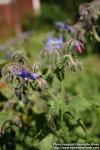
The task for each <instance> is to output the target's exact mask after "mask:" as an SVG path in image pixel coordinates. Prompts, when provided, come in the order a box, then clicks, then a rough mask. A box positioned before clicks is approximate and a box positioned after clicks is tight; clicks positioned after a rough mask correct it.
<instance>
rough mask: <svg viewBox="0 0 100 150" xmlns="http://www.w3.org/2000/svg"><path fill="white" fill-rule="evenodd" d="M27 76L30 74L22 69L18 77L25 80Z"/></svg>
mask: <svg viewBox="0 0 100 150" xmlns="http://www.w3.org/2000/svg"><path fill="white" fill-rule="evenodd" d="M29 75H30V73H29V72H28V71H27V70H26V69H25V68H23V69H22V72H21V74H20V77H22V78H27V77H28V76H29Z"/></svg>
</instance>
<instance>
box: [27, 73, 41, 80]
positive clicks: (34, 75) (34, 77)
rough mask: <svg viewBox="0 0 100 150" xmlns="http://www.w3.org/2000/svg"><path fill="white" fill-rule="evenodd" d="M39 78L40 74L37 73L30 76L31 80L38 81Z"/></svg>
mask: <svg viewBox="0 0 100 150" xmlns="http://www.w3.org/2000/svg"><path fill="white" fill-rule="evenodd" d="M38 77H39V75H38V74H36V73H31V74H30V76H29V79H31V80H36V79H37V78H38Z"/></svg>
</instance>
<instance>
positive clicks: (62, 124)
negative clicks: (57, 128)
mask: <svg viewBox="0 0 100 150" xmlns="http://www.w3.org/2000/svg"><path fill="white" fill-rule="evenodd" d="M63 116H64V80H63V81H62V82H61V129H62V128H63V127H64V118H63Z"/></svg>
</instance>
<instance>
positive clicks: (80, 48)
mask: <svg viewBox="0 0 100 150" xmlns="http://www.w3.org/2000/svg"><path fill="white" fill-rule="evenodd" d="M74 48H75V50H76V52H78V53H82V50H83V45H82V44H81V43H80V42H79V41H76V42H75V44H74Z"/></svg>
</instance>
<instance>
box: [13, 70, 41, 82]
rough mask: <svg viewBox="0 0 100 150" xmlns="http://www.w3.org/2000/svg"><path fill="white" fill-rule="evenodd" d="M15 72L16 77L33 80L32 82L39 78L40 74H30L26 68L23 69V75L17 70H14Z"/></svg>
mask: <svg viewBox="0 0 100 150" xmlns="http://www.w3.org/2000/svg"><path fill="white" fill-rule="evenodd" d="M13 72H14V75H15V76H16V77H21V78H23V79H24V78H27V79H31V80H36V79H37V78H38V77H39V75H38V74H36V73H30V72H28V70H27V69H25V68H23V69H22V71H21V73H19V72H18V69H17V68H13Z"/></svg>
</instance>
